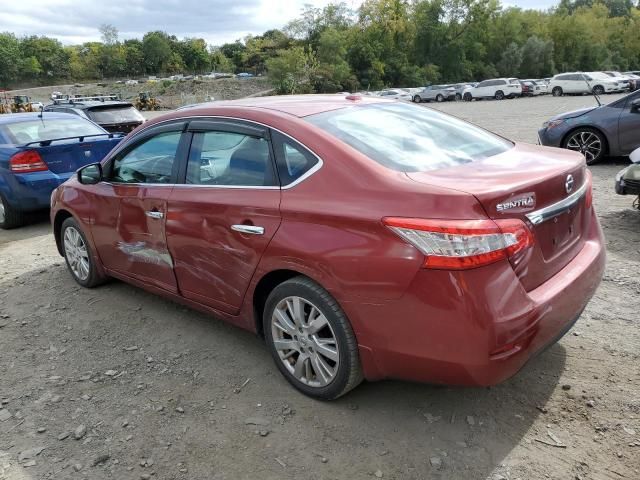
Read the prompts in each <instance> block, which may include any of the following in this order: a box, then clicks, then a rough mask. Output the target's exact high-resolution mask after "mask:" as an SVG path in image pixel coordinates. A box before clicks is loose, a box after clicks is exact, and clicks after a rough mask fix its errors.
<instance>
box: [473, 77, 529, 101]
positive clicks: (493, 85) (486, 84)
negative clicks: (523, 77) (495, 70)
mask: <svg viewBox="0 0 640 480" xmlns="http://www.w3.org/2000/svg"><path fill="white" fill-rule="evenodd" d="M521 95H522V85H521V84H520V81H519V80H518V79H517V78H490V79H489V80H484V81H482V82H480V83H479V84H478V85H476V86H475V87H468V88H465V89H464V92H463V93H462V99H463V100H465V101H467V102H470V101H471V100H474V99H475V100H479V99H482V98H495V99H496V100H502V99H504V98H515V97H519V96H521Z"/></svg>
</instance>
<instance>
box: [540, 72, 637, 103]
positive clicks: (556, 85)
mask: <svg viewBox="0 0 640 480" xmlns="http://www.w3.org/2000/svg"><path fill="white" fill-rule="evenodd" d="M623 89H624V87H623V86H622V85H620V84H618V82H617V81H616V80H614V79H613V78H612V77H609V76H608V75H607V74H605V73H602V72H587V73H584V72H571V73H561V74H559V75H555V76H554V77H553V78H552V79H551V81H550V82H549V90H551V94H552V95H553V96H554V97H560V96H562V95H564V94H565V93H570V94H577V95H581V94H583V93H591V92H593V93H595V94H596V95H602V94H603V93H612V92H620V91H622V90H623Z"/></svg>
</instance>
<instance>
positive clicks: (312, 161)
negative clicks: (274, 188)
mask: <svg viewBox="0 0 640 480" xmlns="http://www.w3.org/2000/svg"><path fill="white" fill-rule="evenodd" d="M273 138H274V139H275V146H276V152H277V153H276V157H277V162H276V163H277V165H278V176H279V177H280V184H281V185H282V186H283V187H285V186H287V185H289V184H290V183H293V182H295V181H296V180H297V179H299V178H300V177H302V176H303V175H304V174H305V173H307V172H308V171H309V170H311V169H312V168H313V167H314V166H315V165H316V164H317V163H318V158H317V157H316V156H315V155H313V154H312V153H311V152H309V150H307V149H306V148H304V147H303V146H302V145H300V144H299V143H297V142H295V141H294V140H292V139H290V138H289V137H286V136H285V135H282V134H281V133H278V132H273Z"/></svg>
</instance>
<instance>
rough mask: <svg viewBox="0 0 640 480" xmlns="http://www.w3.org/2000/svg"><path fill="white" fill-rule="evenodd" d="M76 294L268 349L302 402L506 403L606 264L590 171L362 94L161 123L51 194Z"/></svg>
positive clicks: (215, 110)
mask: <svg viewBox="0 0 640 480" xmlns="http://www.w3.org/2000/svg"><path fill="white" fill-rule="evenodd" d="M51 201H52V210H51V220H52V222H53V227H54V232H55V239H56V242H57V245H58V249H59V251H60V253H61V254H62V255H63V256H64V257H65V258H66V262H67V266H68V268H69V271H70V272H71V274H72V275H73V277H74V279H75V280H76V281H77V282H78V283H80V284H81V285H83V286H85V287H94V286H96V285H98V284H99V283H101V282H102V281H104V280H105V279H107V278H108V277H114V278H117V279H120V280H123V281H125V282H130V283H132V284H134V285H137V286H139V287H142V288H144V289H147V290H149V291H152V292H155V293H158V294H160V295H163V296H165V297H168V298H171V299H174V300H175V301H178V302H181V303H184V304H186V305H189V306H191V307H193V308H197V309H199V310H203V311H205V312H210V313H211V314H213V315H215V316H216V317H219V318H222V319H224V320H226V321H228V322H231V323H233V324H235V325H237V326H239V327H242V328H245V329H247V330H251V331H255V332H257V333H258V334H259V335H262V336H263V337H264V338H265V341H266V344H267V346H268V348H269V349H270V351H271V353H272V355H273V358H274V360H275V363H276V365H277V366H278V368H279V369H280V371H281V372H282V373H283V375H284V376H285V377H286V378H287V380H288V381H289V382H291V383H292V384H293V385H294V386H295V387H296V388H298V389H299V390H301V391H302V392H304V393H306V394H308V395H312V396H315V397H318V398H323V399H333V398H337V397H338V396H340V395H343V394H344V393H346V392H348V391H349V390H350V389H352V388H354V387H355V386H356V385H358V383H360V382H361V380H362V379H363V378H366V379H368V380H376V379H382V378H398V379H407V380H417V381H424V382H437V383H446V384H459V385H491V384H495V383H497V382H501V381H503V380H505V379H507V378H508V377H510V376H511V375H513V374H515V373H516V372H517V371H518V370H519V369H520V368H521V367H522V366H523V365H524V364H525V363H526V362H527V360H528V359H530V358H531V357H532V355H534V354H535V353H537V352H539V351H541V350H542V349H543V348H544V347H546V346H548V345H550V344H551V343H552V342H555V341H557V340H558V339H559V338H560V337H561V336H562V335H563V334H564V333H566V332H567V330H568V329H569V328H570V327H571V326H572V325H573V323H574V322H575V321H576V320H577V319H578V317H579V316H580V313H581V312H582V310H583V309H584V307H585V305H586V304H587V302H588V301H589V299H590V298H591V296H592V295H593V293H594V291H595V290H596V288H597V286H598V284H599V282H600V279H601V276H602V273H603V269H604V264H605V254H604V248H603V236H602V231H601V229H600V225H599V223H598V220H597V218H596V215H595V212H594V209H593V206H592V190H591V175H590V173H589V171H588V170H587V169H586V167H585V161H584V157H582V156H581V155H580V154H578V153H576V152H572V151H567V150H559V149H554V148H547V147H538V146H533V145H525V144H514V143H512V142H510V141H508V140H505V139H504V138H502V137H499V136H497V135H494V134H492V133H489V132H487V131H485V130H482V129H480V128H478V127H475V126H473V125H470V124H468V123H465V122H463V121H461V120H458V119H456V118H453V117H450V116H447V115H444V114H442V113H439V112H436V111H433V110H430V109H427V108H423V107H419V106H414V105H411V104H406V103H401V102H394V101H386V100H383V99H379V98H366V97H362V98H361V97H358V96H346V97H345V96H339V95H329V96H297V97H296V96H294V97H273V98H262V99H250V100H240V101H233V102H220V103H215V104H208V105H202V106H200V107H195V108H192V109H188V110H181V111H177V112H174V113H170V114H167V115H164V116H162V117H159V118H156V119H155V120H152V121H150V122H148V123H146V124H144V125H143V126H142V127H140V128H138V129H137V130H135V131H134V132H133V133H132V134H130V135H129V136H128V137H127V139H125V140H124V141H123V142H122V143H121V144H120V145H118V147H116V148H115V149H114V150H113V151H112V152H111V153H110V154H109V155H107V157H106V158H105V159H104V160H103V161H102V162H101V163H99V164H93V165H89V166H87V167H84V168H83V169H81V170H79V171H78V174H77V178H73V179H71V180H69V181H68V182H66V183H65V184H63V185H62V186H60V187H59V188H58V189H57V190H56V191H55V192H54V194H53V196H52V199H51Z"/></svg>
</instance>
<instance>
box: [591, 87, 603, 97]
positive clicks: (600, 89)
mask: <svg viewBox="0 0 640 480" xmlns="http://www.w3.org/2000/svg"><path fill="white" fill-rule="evenodd" d="M593 93H594V94H596V95H604V87H603V86H602V85H596V86H595V87H593Z"/></svg>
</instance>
